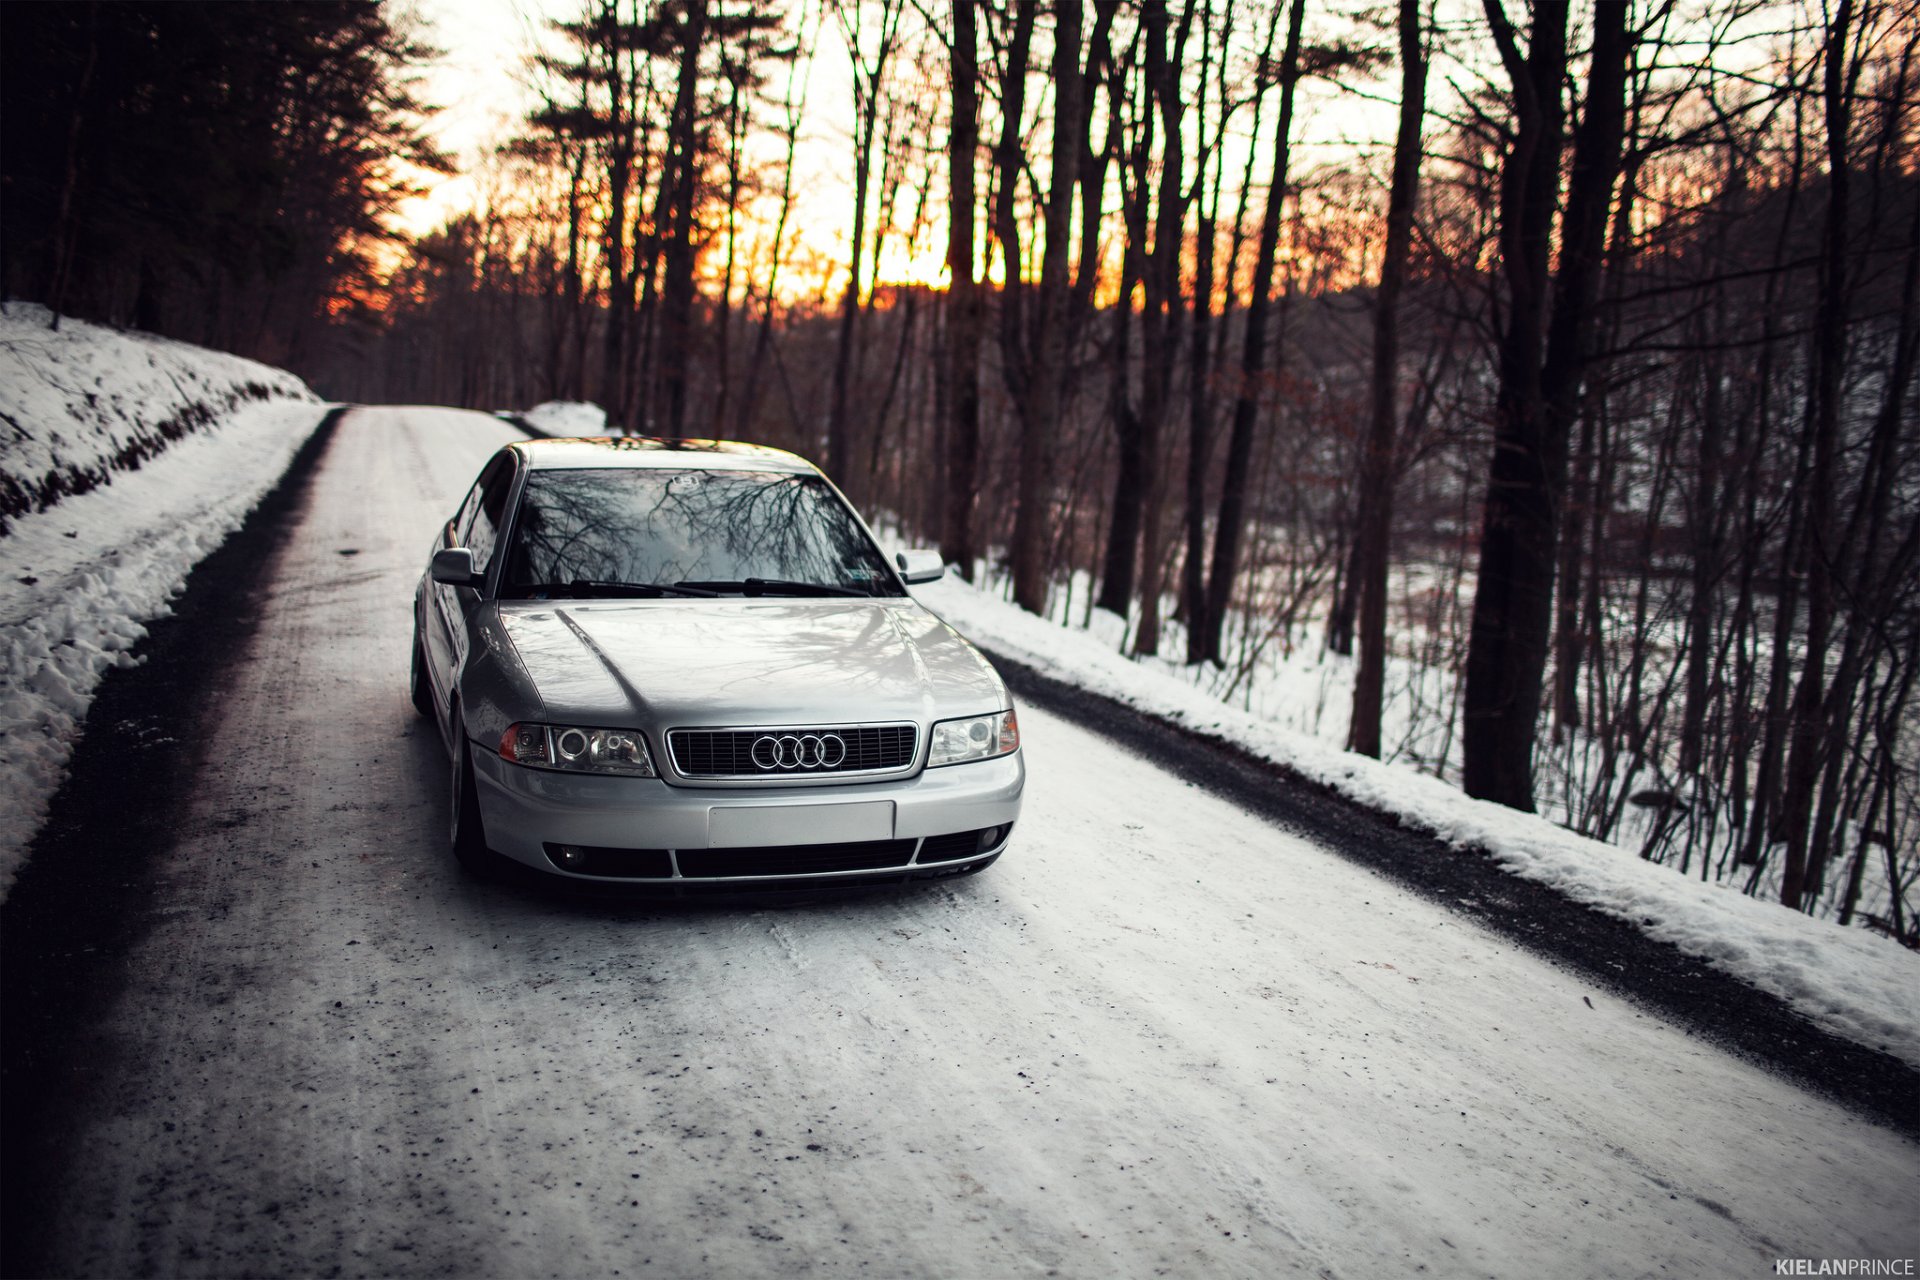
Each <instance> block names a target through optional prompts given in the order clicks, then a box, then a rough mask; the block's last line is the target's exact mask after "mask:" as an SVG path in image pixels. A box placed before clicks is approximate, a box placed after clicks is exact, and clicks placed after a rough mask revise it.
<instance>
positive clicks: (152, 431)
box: [0, 302, 314, 535]
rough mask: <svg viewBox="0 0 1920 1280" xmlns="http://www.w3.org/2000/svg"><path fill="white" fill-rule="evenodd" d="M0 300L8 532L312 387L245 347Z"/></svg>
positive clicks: (1, 440)
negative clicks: (56, 323)
mask: <svg viewBox="0 0 1920 1280" xmlns="http://www.w3.org/2000/svg"><path fill="white" fill-rule="evenodd" d="M51 319H52V315H51V313H50V312H49V311H48V310H47V309H46V308H45V307H42V306H39V305H37V304H33V303H25V302H8V303H4V304H0V535H4V534H5V533H6V532H7V531H8V529H9V527H10V526H11V524H12V523H13V521H14V520H16V519H18V518H19V517H20V516H22V515H25V514H27V513H29V512H33V511H44V510H46V509H47V508H49V507H51V506H54V505H55V504H57V503H59V502H61V501H62V500H63V499H65V498H67V497H68V496H69V495H73V494H80V493H86V492H88V491H90V490H92V489H95V488H97V487H99V486H100V485H103V484H107V483H110V482H111V481H112V480H113V478H114V477H115V476H116V475H119V474H124V473H127V472H131V471H136V470H138V469H139V468H140V467H141V466H143V465H144V464H146V463H147V462H148V461H150V460H151V459H153V458H155V457H157V456H158V455H160V454H161V453H163V452H165V451H166V450H167V449H169V448H170V447H172V446H173V445H174V444H176V443H177V442H178V441H180V440H182V439H184V438H186V437H188V436H190V435H193V434H195V433H197V432H201V431H204V430H206V429H207V428H208V427H209V426H210V425H212V424H213V423H214V422H216V421H218V420H219V419H220V417H221V416H222V415H224V414H226V413H227V412H229V411H230V410H232V409H234V408H235V407H237V406H239V405H242V404H247V403H251V402H259V401H271V400H303V401H308V402H311V401H313V400H314V395H313V393H312V392H311V391H309V390H307V387H306V384H305V383H303V382H301V381H300V380H299V379H298V378H296V377H294V376H293V375H292V374H290V373H286V372H284V371H282V370H279V369H274V368H270V367H268V366H267V365H264V364H259V363H256V362H255V361H252V360H243V359H241V358H240V357H239V356H232V355H227V354H225V353H223V352H219V351H208V350H205V349H204V348H201V347H192V346H188V345H186V344H185V343H180V342H170V341H168V340H167V339H165V338H156V337H154V336H152V335H151V334H144V333H123V332H120V331H118V330H114V329H107V328H103V327H101V326H99V325H94V324H88V323H86V322H85V321H80V320H67V319H62V320H61V322H60V328H59V329H58V330H57V331H56V330H54V329H52V328H50V327H49V322H50V321H51Z"/></svg>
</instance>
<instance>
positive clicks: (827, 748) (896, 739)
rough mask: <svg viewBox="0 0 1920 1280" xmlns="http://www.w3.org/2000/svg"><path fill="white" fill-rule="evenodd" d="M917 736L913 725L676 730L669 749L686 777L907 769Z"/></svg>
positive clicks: (750, 776)
mask: <svg viewBox="0 0 1920 1280" xmlns="http://www.w3.org/2000/svg"><path fill="white" fill-rule="evenodd" d="M919 738H920V731H919V730H918V729H917V728H916V727H915V726H913V725H910V724H880V725H846V726H840V725H828V726H824V727H822V726H812V725H810V726H806V727H799V728H788V729H777V728H776V729H674V730H672V731H670V732H669V733H668V734H667V749H668V750H669V751H671V752H672V753H673V767H674V769H675V770H677V771H678V772H679V774H680V776H681V777H683V778H778V777H790V776H793V775H796V774H799V775H805V774H836V773H881V772H887V771H892V770H899V769H905V768H907V767H908V766H910V765H911V764H912V763H913V758H914V751H915V749H916V748H917V747H918V745H919ZM836 742H837V744H838V745H837V746H836V745H835V744H836ZM756 745H757V746H758V748H759V759H758V760H756V759H755V747H756ZM769 761H771V762H772V763H771V766H770V767H768V762H769Z"/></svg>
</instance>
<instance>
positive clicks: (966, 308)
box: [940, 4, 983, 581]
mask: <svg viewBox="0 0 1920 1280" xmlns="http://www.w3.org/2000/svg"><path fill="white" fill-rule="evenodd" d="M979 76H980V68H979V32H978V30H977V23H976V21H975V15H974V10H973V6H972V5H970V4H957V5H955V6H954V7H953V132H952V136H951V138H950V140H949V143H948V147H947V161H948V172H949V174H950V175H951V176H950V180H949V183H948V186H949V201H948V207H947V273H948V276H949V277H950V283H949V284H948V286H947V333H946V337H947V350H946V356H947V404H948V414H949V417H948V420H947V442H946V443H947V485H946V506H945V522H944V527H943V529H942V530H941V535H940V554H941V557H942V558H943V559H945V560H946V561H947V563H948V564H953V565H958V566H959V568H960V574H961V576H962V577H964V578H966V579H967V580H968V581H972V580H973V558H974V550H973V504H974V498H975V495H976V494H977V492H978V490H979V487H980V480H979V472H980V330H981V322H982V319H983V315H982V311H981V306H980V289H979V286H978V285H977V284H976V283H975V282H974V278H973V225H974V222H973V209H974V159H975V156H976V155H977V153H978V152H979V149H980V89H979Z"/></svg>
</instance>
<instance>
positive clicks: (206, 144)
mask: <svg viewBox="0 0 1920 1280" xmlns="http://www.w3.org/2000/svg"><path fill="white" fill-rule="evenodd" d="M422 54H423V51H422V50H420V49H418V48H416V47H415V46H414V45H413V44H412V43H411V42H410V41H408V40H407V39H406V38H405V37H404V36H403V35H401V34H400V33H398V32H396V31H395V30H394V28H393V27H392V26H391V25H390V24H389V22H388V19H387V17H386V15H385V14H384V12H383V11H382V9H381V7H380V6H379V5H378V4H373V3H355V2H354V0H335V2H315V0H303V2H302V3H298V4H242V3H232V4H178V3H141V2H136V0H127V2H126V3H87V4H80V3H72V4H8V5H0V85H4V94H5V98H4V111H3V112H0V228H4V237H3V238H0V253H3V254H4V260H3V261H0V277H3V278H4V282H5V288H6V293H7V296H9V297H14V298H26V299H31V300H33V301H39V302H45V303H47V304H48V305H49V306H51V307H52V308H53V309H54V311H55V312H56V313H57V314H66V315H73V316H79V317H83V318H86V319H90V320H100V321H105V322H107V323H112V324H118V325H129V326H133V327H136V328H140V329H145V330H149V331H152V332H156V333H163V334H166V335H168V336H171V337H178V338H182V339H185V340H187V341H190V342H197V343H201V344H204V345H208V346H214V347H219V348H223V349H226V350H230V351H236V352H239V353H240V354H243V355H248V356H254V357H257V358H261V359H265V360H269V361H273V362H276V363H282V364H298V363H300V362H301V360H302V359H303V358H304V357H305V355H306V354H307V352H306V344H308V343H310V342H311V341H312V340H313V339H314V338H316V337H318V336H321V335H323V334H324V333H325V332H326V331H327V325H326V321H327V311H328V307H329V304H335V305H337V304H338V300H339V299H341V298H342V297H343V296H344V295H346V294H348V293H350V292H352V291H354V290H356V289H365V288H367V287H368V286H369V284H370V276H369V272H368V266H369V263H368V254H369V251H370V250H371V248H372V246H374V245H375V244H377V243H379V242H380V241H381V240H382V239H390V238H391V233H390V232H389V231H388V230H387V229H386V227H385V226H384V224H383V222H382V214H383V213H384V212H385V211H387V210H388V209H389V208H390V207H391V206H392V204H393V202H394V201H395V200H396V199H397V198H398V197H399V196H400V195H402V194H404V193H405V190H406V188H405V186H404V182H403V179H402V177H401V174H402V173H403V172H404V171H405V169H404V165H403V164H401V163H396V162H397V161H398V162H410V163H412V164H415V165H422V166H431V165H433V164H436V163H437V162H438V161H437V157H436V156H435V155H434V153H433V151H432V148H431V147H430V146H428V145H427V144H426V143H425V141H424V140H423V135H422V134H421V132H420V125H421V117H420V115H419V113H418V110H417V108H416V106H415V104H414V103H413V102H412V100H411V98H410V96H409V94H408V91H407V88H406V85H405V82H404V75H405V71H406V68H407V67H408V66H409V64H411V63H413V62H415V61H417V60H418V59H419V58H420V57H421V56H422Z"/></svg>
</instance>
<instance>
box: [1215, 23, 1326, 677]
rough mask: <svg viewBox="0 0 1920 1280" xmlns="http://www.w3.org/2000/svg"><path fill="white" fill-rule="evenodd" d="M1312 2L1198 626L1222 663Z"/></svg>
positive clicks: (1259, 265) (1276, 171) (1286, 121)
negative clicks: (1290, 145) (1224, 623)
mask: <svg viewBox="0 0 1920 1280" xmlns="http://www.w3.org/2000/svg"><path fill="white" fill-rule="evenodd" d="M1305 17H1306V0H1293V4H1292V7H1291V9H1290V10H1289V11H1288V16H1287V45H1286V51H1285V52H1284V53H1282V54H1281V56H1280V120H1279V123H1278V124H1277V125H1276V126H1275V130H1274V140H1273V171H1272V174H1271V175H1270V176H1269V177H1268V179H1267V204H1266V208H1265V210H1264V211H1263V212H1262V213H1261V217H1260V240H1259V243H1258V245H1257V246H1256V247H1255V249H1254V261H1253V280H1252V282H1251V284H1250V288H1249V293H1248V298H1247V322H1246V323H1247V328H1246V334H1245V341H1244V344H1243V345H1242V347H1241V351H1240V377H1239V381H1238V385H1237V387H1236V388H1235V391H1234V398H1233V425H1232V427H1231V429H1230V430H1229V432H1228V435H1227V457H1226V469H1225V474H1224V476H1223V477H1222V480H1221V487H1220V515H1219V519H1218V520H1217V522H1216V523H1215V524H1214V529H1213V563H1212V565H1211V566H1210V569H1209V574H1208V578H1207V595H1206V616H1205V617H1204V618H1196V619H1194V622H1193V625H1194V626H1196V627H1200V628H1202V629H1203V630H1204V633H1205V639H1206V646H1205V647H1206V655H1207V658H1208V660H1209V661H1211V662H1215V663H1218V662H1219V661H1220V660H1221V653H1220V636H1221V632H1222V630H1223V626H1222V624H1223V622H1224V621H1225V619H1226V613H1227V605H1228V603H1229V602H1230V601H1231V600H1232V599H1233V583H1234V579H1235V577H1236V576H1237V575H1238V573H1239V570H1240V544H1241V541H1242V539H1243V537H1244V535H1245V529H1244V525H1245V524H1246V504H1247V481H1248V474H1247V473H1248V471H1249V470H1250V469H1251V466H1252V462H1253V428H1254V422H1255V419H1256V417H1257V415H1258V413H1259V408H1260V399H1259V398H1260V394H1261V392H1262V391H1264V390H1265V389H1266V371H1267V358H1268V355H1269V352H1268V342H1267V322H1268V320H1269V318H1270V317H1271V315H1272V313H1273V266H1274V261H1275V259H1276V258H1278V257H1279V251H1280V217H1281V214H1282V212H1283V211H1284V209H1285V207H1286V202H1287V165H1288V162H1289V154H1288V148H1289V143H1290V139H1291V137H1292V134H1293V97H1294V87H1295V86H1296V85H1297V84H1298V82H1299V79H1300V31H1301V27H1302V25H1303V23H1304V21H1305Z"/></svg>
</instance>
